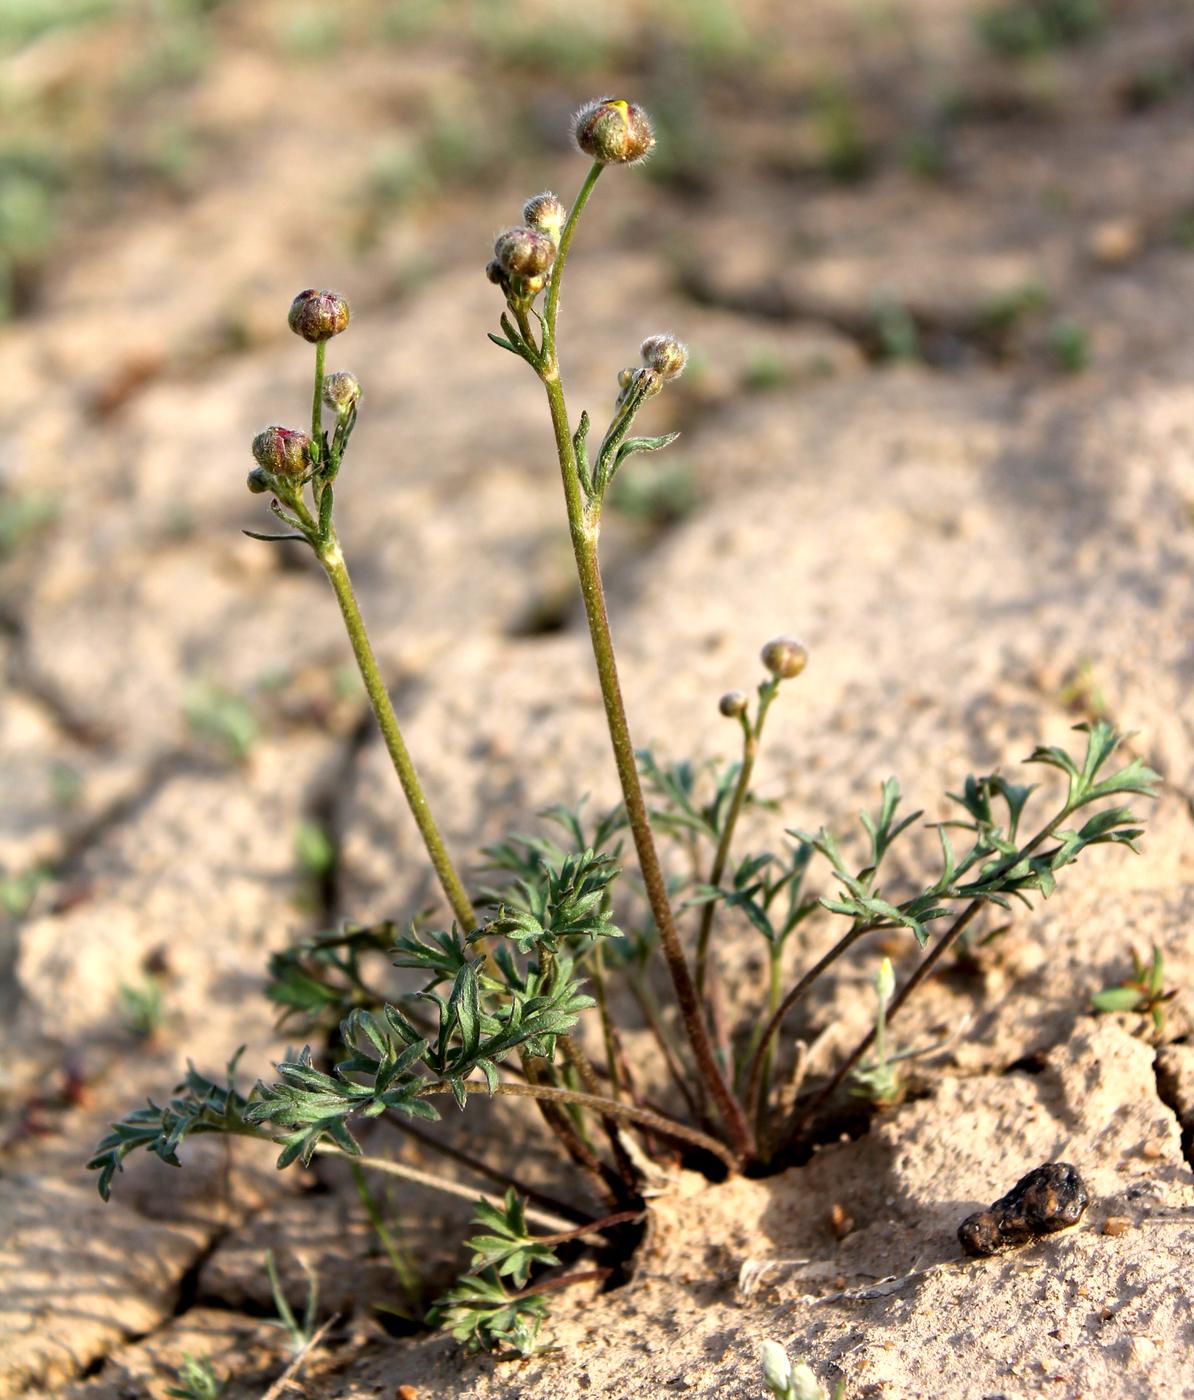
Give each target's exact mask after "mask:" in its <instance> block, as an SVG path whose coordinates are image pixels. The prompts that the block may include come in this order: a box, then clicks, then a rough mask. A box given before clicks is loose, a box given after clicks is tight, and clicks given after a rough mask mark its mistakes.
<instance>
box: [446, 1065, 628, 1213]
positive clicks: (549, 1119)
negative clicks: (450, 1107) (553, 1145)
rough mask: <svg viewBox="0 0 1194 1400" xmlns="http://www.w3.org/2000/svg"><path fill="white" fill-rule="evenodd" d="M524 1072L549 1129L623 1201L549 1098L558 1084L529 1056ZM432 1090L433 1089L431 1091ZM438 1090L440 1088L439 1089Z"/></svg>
mask: <svg viewBox="0 0 1194 1400" xmlns="http://www.w3.org/2000/svg"><path fill="white" fill-rule="evenodd" d="M522 1067H523V1071H524V1072H525V1074H526V1078H527V1082H526V1084H524V1085H520V1086H519V1087H520V1088H524V1089H529V1090H533V1094H532V1097H534V1098H535V1099H536V1100H537V1103H536V1107H537V1108H538V1110H539V1115H540V1117H541V1118H542V1119H543V1121H544V1122H545V1123H546V1124H547V1126H548V1128H549V1129H550V1130H551V1131H552V1132H553V1133H554V1134H555V1136H556V1139H557V1141H558V1142H559V1143H560V1146H561V1147H563V1149H564V1151H565V1152H566V1153H567V1154H568V1156H569V1157H571V1158H572V1160H573V1161H574V1162H575V1163H576V1165H577V1166H578V1167H580V1168H582V1170H584V1171H586V1172H587V1173H588V1175H589V1178H590V1179H591V1181H592V1183H593V1186H594V1188H595V1189H596V1191H597V1192H598V1194H599V1195H601V1196H603V1197H604V1198H605V1200H606V1201H607V1202H608V1203H609V1204H611V1205H618V1204H620V1202H619V1200H618V1197H617V1193H616V1192H615V1191H614V1189H613V1186H612V1185H611V1184H610V1181H609V1179H608V1178H607V1176H606V1169H605V1166H604V1164H603V1163H602V1161H601V1159H600V1158H599V1157H598V1156H597V1154H596V1153H595V1152H594V1151H593V1149H592V1148H591V1147H590V1146H589V1144H588V1143H587V1142H586V1141H585V1140H584V1138H583V1137H582V1136H581V1134H580V1131H579V1129H578V1125H577V1123H576V1122H575V1121H574V1120H573V1119H572V1118H571V1117H570V1116H569V1115H568V1114H567V1113H566V1112H565V1111H564V1109H563V1108H562V1107H561V1106H560V1104H559V1103H558V1102H557V1103H553V1102H551V1100H550V1099H549V1098H548V1097H547V1095H548V1092H549V1091H550V1090H552V1089H553V1087H554V1086H552V1085H550V1084H547V1083H545V1082H544V1080H543V1079H542V1077H541V1076H540V1074H539V1067H538V1065H537V1064H536V1062H535V1061H534V1060H532V1059H531V1058H530V1057H529V1056H527V1057H524V1058H523V1061H522ZM428 1092H431V1091H428ZM437 1092H438V1091H437ZM560 1092H562V1093H576V1092H578V1091H577V1090H574V1089H567V1090H561V1091H560Z"/></svg>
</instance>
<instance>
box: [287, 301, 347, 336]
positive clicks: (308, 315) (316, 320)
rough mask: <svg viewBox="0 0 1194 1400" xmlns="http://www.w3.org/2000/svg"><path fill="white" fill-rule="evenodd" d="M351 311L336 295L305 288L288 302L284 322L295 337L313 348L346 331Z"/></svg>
mask: <svg viewBox="0 0 1194 1400" xmlns="http://www.w3.org/2000/svg"><path fill="white" fill-rule="evenodd" d="M349 315H350V312H349V309H348V303H347V302H346V301H345V300H344V298H343V297H342V296H338V295H337V294H336V293H335V292H317V291H316V290H315V288H314V287H308V288H307V290H306V291H305V292H300V293H299V294H298V296H296V297H295V299H294V300H293V301H292V302H291V303H290V314H289V315H288V316H287V318H286V319H287V320H288V321H289V322H290V329H291V330H292V331H293V332H294V333H295V335H301V336H302V338H303V339H304V340H309V341H310V342H311V343H312V345H314V344H316V343H317V342H318V341H321V340H331V338H332V336H334V335H339V334H340V332H341V331H343V330H347V329H348V318H349Z"/></svg>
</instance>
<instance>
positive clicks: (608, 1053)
mask: <svg viewBox="0 0 1194 1400" xmlns="http://www.w3.org/2000/svg"><path fill="white" fill-rule="evenodd" d="M589 967H590V969H591V976H592V981H593V996H594V998H595V999H596V1001H597V1012H598V1014H599V1015H600V1017H601V1041H602V1045H603V1046H604V1048H605V1068H606V1073H607V1074H608V1075H609V1092H610V1097H611V1098H614V1099H618V1100H620V1099H621V1097H622V1085H621V1081H620V1078H619V1075H618V1052H617V1047H616V1046H615V1044H614V1027H613V1022H612V1021H611V1020H610V1016H609V1006H608V1004H607V1002H606V999H605V957H604V950H603V949H602V947H601V940H600V939H598V941H597V946H596V947H595V948H594V949H593V956H592V958H591V959H590V961H589Z"/></svg>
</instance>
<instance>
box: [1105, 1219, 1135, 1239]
mask: <svg viewBox="0 0 1194 1400" xmlns="http://www.w3.org/2000/svg"><path fill="white" fill-rule="evenodd" d="M1131 1228H1132V1222H1131V1220H1130V1219H1129V1218H1128V1216H1126V1215H1109V1216H1108V1217H1107V1219H1106V1220H1104V1221H1103V1234H1105V1235H1126V1234H1127V1233H1128V1231H1129V1230H1130V1229H1131Z"/></svg>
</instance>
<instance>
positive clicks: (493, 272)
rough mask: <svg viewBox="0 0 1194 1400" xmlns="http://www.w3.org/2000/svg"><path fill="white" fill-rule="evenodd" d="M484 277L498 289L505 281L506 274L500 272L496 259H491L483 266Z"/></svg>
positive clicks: (499, 264)
mask: <svg viewBox="0 0 1194 1400" xmlns="http://www.w3.org/2000/svg"><path fill="white" fill-rule="evenodd" d="M485 276H486V277H488V278H489V280H490V281H491V282H492V283H493V285H494V286H495V287H500V286H501V285H502V284H503V283H504V282H505V280H506V274H505V273H504V272H503V271H502V265H501V263H500V262H498V260H497V258H491V259H490V260H489V262H487V263H486V264H485Z"/></svg>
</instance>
